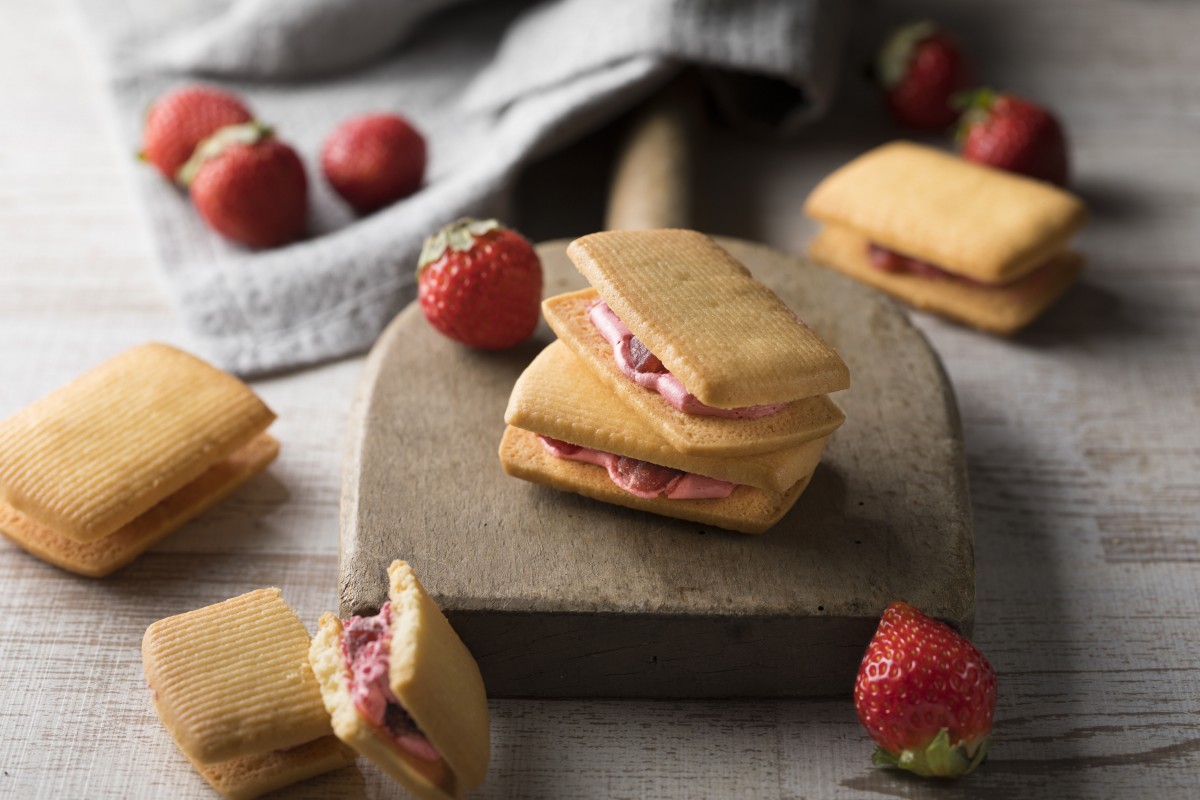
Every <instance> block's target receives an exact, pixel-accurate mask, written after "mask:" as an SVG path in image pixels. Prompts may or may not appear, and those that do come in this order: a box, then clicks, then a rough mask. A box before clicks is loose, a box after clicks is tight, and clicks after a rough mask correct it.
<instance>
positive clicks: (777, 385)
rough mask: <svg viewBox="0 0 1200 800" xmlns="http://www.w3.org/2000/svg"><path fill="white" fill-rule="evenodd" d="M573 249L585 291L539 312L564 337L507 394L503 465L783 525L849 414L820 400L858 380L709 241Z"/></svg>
mask: <svg viewBox="0 0 1200 800" xmlns="http://www.w3.org/2000/svg"><path fill="white" fill-rule="evenodd" d="M567 252H568V255H569V256H570V257H571V260H572V261H573V262H574V263H575V265H576V267H577V268H578V269H579V270H580V272H582V273H583V275H584V276H585V277H587V278H588V280H589V282H590V283H591V284H592V288H591V289H586V290H583V291H580V292H572V293H568V294H565V295H559V296H557V297H551V298H549V299H547V300H546V301H545V302H544V303H543V304H542V310H543V313H544V315H545V317H546V320H547V322H548V323H549V324H550V327H551V328H552V329H553V330H554V332H555V333H556V334H557V335H558V337H559V341H557V342H554V343H552V344H551V345H550V346H549V347H547V348H546V349H545V350H544V351H543V352H542V353H541V354H540V355H539V356H538V357H537V358H535V359H534V361H533V362H532V363H531V364H530V365H529V367H528V368H527V369H526V370H525V372H524V373H523V374H522V375H521V377H520V378H519V379H518V380H517V382H516V384H515V386H514V387H513V392H512V395H511V397H510V399H509V404H508V409H507V411H506V413H505V422H506V423H507V424H508V427H507V428H506V430H505V433H504V437H503V439H502V441H501V445H500V459H501V463H502V464H503V466H504V469H505V471H506V472H507V473H508V474H510V475H513V476H515V477H519V478H522V479H525V480H529V481H533V482H536V483H543V484H547V485H549V486H552V487H554V488H556V489H559V490H562V491H569V492H575V493H578V494H582V495H585V496H587V497H591V498H593V499H597V500H602V501H605V502H609V503H614V504H617V505H623V506H627V507H630V508H636V509H639V510H643V511H649V512H652V513H657V514H662V515H665V516H669V517H676V518H679V519H685V520H690V521H693V522H699V523H703V524H708V525H716V526H719V527H722V528H725V529H728V530H733V531H739V532H742V533H762V532H764V531H765V530H767V529H768V528H770V527H771V526H772V525H774V524H775V523H776V522H778V521H779V519H780V518H782V517H783V515H784V514H786V513H787V511H788V510H789V509H790V508H791V507H792V506H793V505H794V504H795V502H796V500H797V499H798V498H799V496H800V494H801V493H802V492H803V491H804V488H805V487H806V486H807V484H808V482H809V480H810V478H811V475H812V472H813V470H814V469H815V467H816V465H817V463H818V462H819V460H820V457H821V453H822V451H823V449H824V446H825V443H826V442H827V441H828V438H829V436H830V434H831V433H833V431H834V430H835V429H836V428H837V427H838V426H839V425H841V423H842V422H843V420H844V416H843V415H842V413H841V411H840V410H839V409H838V408H837V406H835V405H834V404H833V403H832V402H831V401H830V400H829V398H828V397H826V394H827V393H828V392H832V391H838V390H840V389H845V388H847V387H848V385H849V372H848V370H847V369H846V366H845V364H844V363H843V362H842V360H841V358H840V357H839V356H838V355H837V353H836V352H834V351H833V350H832V349H831V348H830V347H829V346H828V345H827V344H825V342H823V341H822V340H821V339H820V337H819V336H818V335H817V334H815V333H814V332H813V331H811V330H810V329H809V328H808V327H807V326H805V325H804V324H803V323H802V322H801V321H800V320H799V319H798V318H797V317H796V315H795V314H794V313H793V312H792V311H791V310H790V309H788V307H787V306H786V305H785V304H784V303H783V301H782V300H780V299H779V298H778V297H777V296H776V295H775V294H774V293H773V292H772V291H771V290H770V289H769V288H767V287H766V286H765V285H763V284H762V283H760V282H758V281H756V280H754V279H753V278H752V277H751V275H750V273H749V271H748V270H747V269H746V268H745V266H743V265H742V264H741V263H739V262H738V261H737V260H736V259H734V258H733V257H732V256H731V255H730V254H729V253H727V252H726V251H725V250H723V249H722V248H721V247H720V246H719V245H717V244H716V242H714V241H713V240H712V239H710V238H709V237H707V236H704V235H703V234H700V233H696V232H694V231H686V230H653V231H613V232H605V233H598V234H592V235H590V236H585V237H583V238H582V239H578V240H576V241H575V242H573V243H572V244H571V245H570V247H569V248H568V251H567ZM633 361H636V362H637V363H636V366H634V365H633ZM643 475H647V476H649V477H648V478H646V479H645V480H643V478H642V477H640V476H643ZM673 486H674V487H682V486H692V487H695V490H694V491H676V489H673V488H670V487H673ZM664 487H665V488H664ZM722 487H723V488H722ZM660 488H661V489H663V490H662V491H661V492H659V491H657V490H658V489H660Z"/></svg>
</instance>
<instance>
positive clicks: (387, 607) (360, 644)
mask: <svg viewBox="0 0 1200 800" xmlns="http://www.w3.org/2000/svg"><path fill="white" fill-rule="evenodd" d="M391 622H392V604H391V603H384V604H383V608H381V609H379V613H378V614H376V615H375V616H373V617H351V618H350V619H348V620H346V623H345V625H344V628H343V634H342V656H343V657H344V658H345V660H346V669H347V671H348V672H349V673H350V698H351V699H352V700H353V701H354V707H355V708H357V709H358V713H359V714H361V715H362V717H363V719H365V720H366V721H367V722H369V723H370V724H371V725H372V726H373V727H374V728H375V729H376V730H378V731H380V732H381V733H384V734H386V735H387V736H388V737H389V738H390V739H391V740H392V741H393V742H394V743H395V744H396V747H398V748H399V749H400V750H401V751H403V752H404V753H405V754H407V755H410V756H412V757H413V758H415V759H417V760H418V761H428V762H436V761H440V760H441V758H442V756H441V754H440V753H438V751H437V748H435V747H434V746H433V745H432V744H431V743H430V741H429V740H428V739H426V738H425V734H423V733H421V730H420V729H419V728H418V727H417V724H416V723H415V722H413V719H412V717H410V716H409V715H408V712H407V711H405V710H404V706H402V705H401V704H400V701H399V700H398V699H397V698H396V695H395V694H394V693H393V692H392V689H391V687H390V686H389V685H388V656H389V653H390V651H391V646H392V635H391Z"/></svg>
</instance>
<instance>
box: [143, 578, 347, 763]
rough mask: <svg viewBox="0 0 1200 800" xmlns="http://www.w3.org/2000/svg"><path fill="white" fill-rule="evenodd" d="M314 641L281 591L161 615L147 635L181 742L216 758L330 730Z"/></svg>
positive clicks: (157, 690) (154, 685) (147, 658)
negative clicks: (311, 652) (313, 663)
mask: <svg viewBox="0 0 1200 800" xmlns="http://www.w3.org/2000/svg"><path fill="white" fill-rule="evenodd" d="M308 647H309V637H308V632H307V631H306V630H305V629H304V624H303V623H302V622H301V621H300V618H299V617H297V616H296V612H294V611H292V609H291V608H290V607H289V606H288V605H287V603H285V602H284V600H283V597H282V596H281V593H280V591H279V589H258V590H255V591H252V592H248V593H246V594H243V595H240V596H238V597H235V598H232V599H230V600H226V601H224V602H222V603H217V604H215V605H211V606H207V607H205V608H200V609H197V610H195V611H189V612H187V613H185V614H178V615H176V616H173V617H167V618H166V619H162V620H159V621H158V622H155V623H154V624H153V625H151V626H150V627H149V628H147V629H146V634H145V636H144V637H143V638H142V665H143V668H144V670H145V674H146V682H147V683H148V684H149V686H150V690H151V692H152V696H153V700H154V708H155V710H156V711H157V712H158V716H159V718H160V719H162V722H163V725H164V726H166V728H167V730H168V731H169V732H170V733H171V736H172V738H174V739H175V742H176V744H177V745H179V749H180V750H182V751H183V753H184V755H186V756H187V757H188V759H189V760H191V761H193V762H194V763H197V764H213V763H217V762H224V761H229V760H231V759H235V758H241V757H244V756H254V755H261V754H263V753H269V752H270V751H272V750H282V749H287V748H292V747H297V746H299V745H302V744H306V743H308V742H311V741H314V740H316V739H319V738H321V737H323V736H328V735H329V734H331V733H332V732H333V731H332V728H331V727H330V724H329V715H328V714H327V713H326V711H325V707H324V704H323V703H322V702H321V692H320V689H319V688H318V686H317V681H316V678H315V677H314V676H313V673H312V668H311V667H310V665H309V662H308Z"/></svg>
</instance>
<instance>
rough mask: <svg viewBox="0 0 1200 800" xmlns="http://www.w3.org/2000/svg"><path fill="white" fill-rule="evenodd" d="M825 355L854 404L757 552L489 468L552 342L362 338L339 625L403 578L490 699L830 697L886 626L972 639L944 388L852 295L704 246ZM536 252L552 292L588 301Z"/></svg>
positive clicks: (961, 514) (405, 318)
mask: <svg viewBox="0 0 1200 800" xmlns="http://www.w3.org/2000/svg"><path fill="white" fill-rule="evenodd" d="M722 244H723V245H725V246H726V247H727V248H728V249H729V250H730V251H732V252H733V253H734V255H736V256H737V257H738V258H740V259H741V260H742V261H743V262H744V263H746V264H747V265H748V266H749V267H750V269H751V271H752V272H753V273H754V275H755V276H756V277H757V278H759V279H760V280H762V281H763V282H764V283H766V284H768V285H769V286H771V287H772V288H773V289H774V290H775V291H776V292H777V293H778V294H779V295H780V296H781V297H782V298H783V299H784V301H785V302H787V303H788V304H789V305H790V306H791V307H792V308H793V309H795V310H796V311H797V313H799V315H800V316H801V317H802V318H803V319H804V320H805V321H807V322H808V323H809V324H810V325H811V326H812V327H813V328H814V329H815V330H817V331H818V332H819V333H820V334H821V335H822V336H823V337H824V338H825V339H826V340H827V341H828V342H829V343H830V344H831V345H833V346H834V347H835V348H836V349H837V350H838V352H839V353H841V355H842V357H843V359H845V361H846V363H847V364H848V365H849V367H850V373H851V381H852V387H851V389H849V390H848V391H846V392H842V393H840V394H838V395H836V396H835V399H836V400H837V402H838V403H839V405H841V407H842V408H843V410H844V411H845V412H846V417H847V419H846V423H845V425H844V426H843V427H842V428H841V429H840V430H839V431H838V432H837V433H836V434H834V436H833V439H832V441H831V442H830V445H829V447H828V449H827V450H826V454H825V457H824V459H823V461H822V462H821V465H820V467H819V468H818V469H817V472H816V474H815V476H814V478H813V481H812V484H811V485H810V486H809V488H808V490H807V492H805V494H804V495H803V496H802V497H801V498H800V501H799V502H798V503H797V504H796V506H795V507H794V508H793V509H792V511H791V512H790V513H789V514H788V515H787V516H785V517H784V519H783V520H782V521H781V522H780V523H779V524H778V525H776V526H775V527H774V528H772V529H771V530H770V531H768V532H767V533H765V534H763V535H761V536H745V535H741V534H733V533H726V532H723V531H720V530H718V529H714V528H711V527H709V528H706V527H705V526H701V525H697V524H694V523H688V522H681V521H676V520H671V519H666V518H664V517H658V516H653V515H650V514H644V513H640V512H636V511H631V510H627V509H623V508H618V507H615V506H610V505H606V504H603V503H599V502H596V501H593V500H588V499H586V498H582V497H579V496H576V495H571V494H565V493H561V492H556V491H554V490H552V489H549V488H546V487H543V486H537V485H533V484H529V483H526V482H524V481H520V480H517V479H515V478H509V477H508V476H506V475H505V474H504V472H503V470H502V469H501V467H500V462H499V459H498V457H497V455H496V451H497V447H498V445H499V442H500V436H501V433H502V432H503V430H504V421H503V416H504V408H505V405H506V403H507V400H508V395H509V392H510V390H511V388H512V384H513V382H514V381H515V380H516V378H517V376H518V375H519V374H520V372H521V370H522V369H523V368H524V367H525V365H526V364H527V363H528V362H529V361H530V360H531V359H532V358H533V356H534V355H535V354H536V353H537V352H538V351H539V350H540V349H541V348H542V347H544V346H545V345H546V344H547V343H549V342H550V341H551V340H552V337H553V334H552V333H550V332H549V330H548V329H547V328H545V326H544V324H543V326H542V327H541V328H540V329H539V331H538V333H537V334H536V336H535V338H534V339H533V340H532V341H530V342H528V343H526V344H525V345H523V346H521V347H518V348H516V349H514V350H511V351H507V352H500V353H491V352H482V351H476V350H470V349H468V348H465V347H461V346H459V345H457V344H455V343H454V342H451V341H449V340H448V339H445V338H444V337H442V336H441V335H440V334H438V333H437V332H435V331H434V330H433V329H432V328H431V327H430V326H429V325H428V324H427V323H426V322H425V319H424V318H423V316H422V315H421V311H420V308H419V307H418V306H417V304H416V303H414V304H412V305H411V306H409V308H408V309H406V310H405V311H404V312H403V313H401V314H400V315H399V316H398V317H397V318H396V319H395V321H394V322H392V324H391V325H390V326H389V327H388V329H387V330H386V331H385V333H384V334H383V335H382V336H381V337H380V339H379V341H378V343H377V344H376V345H375V348H374V350H373V351H372V352H371V355H370V357H369V359H368V361H367V365H366V368H365V372H364V375H363V378H362V383H361V385H360V387H359V394H358V397H357V400H356V402H355V407H354V409H353V410H352V412H351V417H350V427H349V438H348V442H347V448H346V456H345V463H344V477H343V486H342V505H341V517H342V519H341V568H340V599H341V611H342V614H343V616H346V615H349V614H354V613H361V612H368V611H373V610H374V609H376V608H378V606H379V605H380V604H381V603H382V602H383V601H384V599H385V597H386V586H385V577H384V570H385V568H386V566H387V565H388V564H389V563H390V562H391V561H392V559H395V558H403V559H406V560H408V561H409V562H411V563H412V564H413V566H414V568H415V569H416V571H417V574H418V575H419V576H420V578H421V580H422V581H423V583H424V584H425V586H426V587H427V588H428V589H429V591H430V592H431V593H432V594H433V596H434V597H435V599H436V600H437V601H438V603H439V604H440V605H441V607H442V608H443V609H444V610H445V612H446V614H447V616H448V617H449V618H450V620H451V622H452V623H453V624H454V627H455V628H456V629H457V630H458V632H459V634H460V635H461V636H462V638H463V640H464V641H465V642H466V643H467V645H468V646H469V647H470V649H471V651H472V652H473V653H474V654H475V657H476V658H477V659H478V660H479V664H480V668H481V669H482V671H483V676H484V680H485V682H486V684H487V687H488V691H489V693H490V694H491V695H492V696H546V697H549V696H627V697H630V696H642V697H725V696H779V695H830V694H845V693H848V692H849V691H850V690H851V687H852V685H853V678H854V674H855V671H856V670H857V667H858V662H859V660H860V659H861V657H862V652H863V648H864V647H865V646H866V643H867V642H868V640H869V639H870V637H871V634H872V633H873V632H874V628H875V625H876V623H877V621H878V618H879V615H880V613H881V612H882V610H883V608H884V607H885V606H886V605H887V604H888V603H890V602H891V601H893V600H900V599H902V600H906V601H908V602H910V603H913V604H915V605H917V606H918V607H920V608H923V609H924V610H926V611H927V612H928V613H930V614H932V615H934V616H936V617H939V618H941V619H943V620H945V621H947V622H949V623H951V624H953V625H955V626H956V627H958V628H960V629H963V630H965V631H967V632H969V631H970V628H971V624H972V622H973V618H974V613H975V567H974V557H973V548H972V535H971V510H970V499H969V496H968V492H967V477H966V464H965V460H964V455H963V445H962V435H961V431H960V427H959V420H958V412H957V407H956V405H955V402H954V396H953V392H952V391H951V388H950V386H949V384H948V382H947V380H946V376H945V374H944V373H943V371H942V367H941V364H940V362H939V360H938V358H937V356H936V355H935V354H934V353H933V351H932V350H930V348H929V346H928V344H927V343H926V341H925V339H924V337H922V335H921V334H920V333H919V332H918V331H917V330H916V329H915V328H914V327H912V326H911V325H910V324H909V323H908V321H907V319H906V318H905V317H904V315H903V314H902V313H901V312H900V311H899V310H898V309H897V308H896V307H895V306H893V305H892V303H891V302H890V301H888V300H886V299H884V298H883V297H882V296H880V295H878V294H876V293H875V292H873V291H872V290H870V289H867V288H865V287H862V286H860V285H858V284H855V283H853V282H851V281H849V280H847V279H845V278H843V277H841V276H840V275H837V274H835V273H832V272H830V271H827V270H824V269H822V268H820V267H816V266H813V265H811V264H809V263H807V262H805V261H803V260H802V259H799V258H796V257H793V256H788V255H785V254H782V253H779V252H777V251H774V250H771V249H769V248H765V247H761V246H757V245H753V244H749V243H746V242H741V241H735V240H722ZM565 246H566V242H565V241H562V242H549V243H546V244H543V245H540V246H539V252H540V254H541V256H542V260H543V265H544V267H545V274H546V294H547V295H550V294H557V293H559V292H563V291H567V290H570V289H573V288H580V287H582V286H583V285H585V283H584V281H583V279H582V278H581V277H580V276H579V274H578V273H577V272H576V271H575V269H574V268H573V267H572V266H571V264H570V262H569V261H568V260H567V258H566V252H565Z"/></svg>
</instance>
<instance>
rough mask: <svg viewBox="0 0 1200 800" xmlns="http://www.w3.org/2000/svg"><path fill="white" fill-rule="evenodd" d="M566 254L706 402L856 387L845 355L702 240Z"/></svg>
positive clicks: (618, 242) (584, 246)
mask: <svg viewBox="0 0 1200 800" xmlns="http://www.w3.org/2000/svg"><path fill="white" fill-rule="evenodd" d="M567 255H569V256H570V258H571V261H573V262H574V263H575V266H576V267H578V269H579V271H580V272H582V273H583V275H584V277H586V278H587V279H588V281H589V282H591V284H592V286H593V287H594V288H595V289H596V291H597V292H598V293H599V294H600V296H601V297H602V298H604V301H605V302H606V303H608V305H609V307H610V308H612V310H613V311H614V312H615V313H616V315H617V316H618V317H619V318H620V319H621V321H622V322H624V323H625V325H626V326H628V328H629V329H630V330H631V331H633V334H634V335H635V336H636V337H638V338H639V339H640V340H641V341H642V343H643V344H645V345H646V347H648V348H649V349H650V351H651V352H653V353H654V354H655V355H656V356H658V358H659V360H660V361H662V363H663V365H664V366H665V367H666V368H667V369H669V370H670V371H671V373H672V374H674V375H675V376H676V377H677V378H679V380H680V381H681V382H682V383H683V385H684V387H685V388H687V390H688V391H689V392H691V393H692V394H694V395H695V396H696V397H697V398H698V399H699V400H700V401H701V402H702V403H705V404H707V405H710V406H716V407H718V408H736V407H739V406H752V405H767V404H772V403H784V402H788V401H790V400H796V399H798V398H802V397H813V396H815V395H820V394H825V393H827V392H835V391H838V390H840V389H845V388H847V387H848V386H849V385H850V373H849V371H848V370H847V369H846V365H845V364H844V363H843V362H842V359H841V357H839V356H838V354H837V353H836V352H835V351H834V350H833V348H831V347H830V346H829V345H827V344H826V343H825V342H824V341H823V340H822V339H821V337H820V336H818V335H817V334H816V333H814V332H813V331H812V330H811V329H809V328H808V327H807V326H806V325H804V323H802V322H800V320H799V319H797V318H796V315H795V314H794V313H792V311H791V310H790V309H789V308H788V307H787V305H785V304H784V302H783V301H782V300H780V299H779V297H778V296H776V294H775V293H774V292H772V291H771V290H770V289H769V288H767V287H766V286H765V285H764V284H762V283H759V282H758V281H756V280H754V278H753V277H751V275H750V272H749V270H747V269H746V267H744V266H743V265H742V264H741V263H740V262H739V261H738V260H737V259H735V258H734V257H733V256H731V255H730V254H729V253H727V252H726V251H725V250H724V249H722V248H721V246H720V245H718V244H717V243H716V242H714V241H713V240H712V239H710V238H708V237H707V236H705V235H704V234H701V233H696V232H695V231H688V230H650V231H607V232H604V233H594V234H591V235H589V236H584V237H583V238H581V239H576V240H575V241H574V242H572V243H571V244H570V246H569V247H568V248H567Z"/></svg>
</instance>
